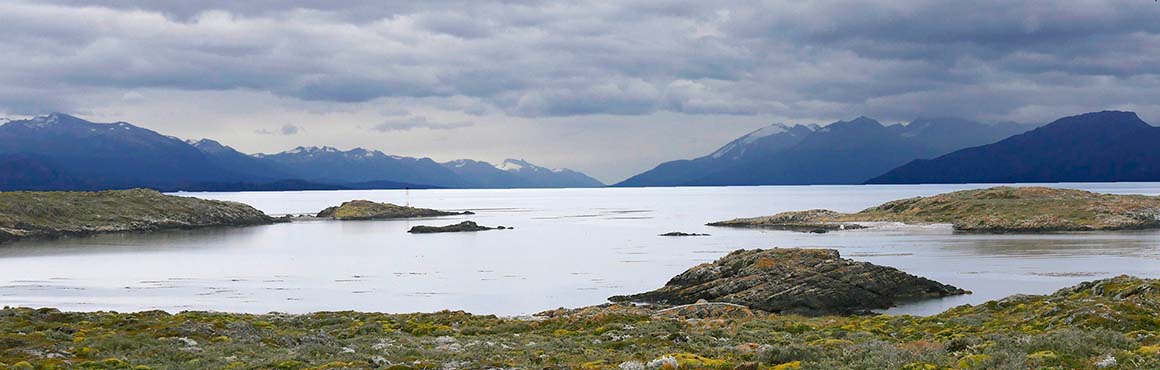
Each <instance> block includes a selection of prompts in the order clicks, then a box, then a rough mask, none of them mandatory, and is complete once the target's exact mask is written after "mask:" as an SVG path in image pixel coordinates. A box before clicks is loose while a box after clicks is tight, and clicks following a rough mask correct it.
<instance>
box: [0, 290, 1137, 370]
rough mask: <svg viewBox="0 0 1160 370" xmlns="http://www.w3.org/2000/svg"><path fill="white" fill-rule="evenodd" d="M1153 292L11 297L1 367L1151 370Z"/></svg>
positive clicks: (0, 313) (2, 323)
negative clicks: (587, 297)
mask: <svg viewBox="0 0 1160 370" xmlns="http://www.w3.org/2000/svg"><path fill="white" fill-rule="evenodd" d="M1158 292H1160V281H1157V280H1142V279H1135V278H1129V277H1119V278H1114V279H1108V280H1102V281H1098V282H1092V283H1085V284H1081V285H1079V286H1077V287H1075V288H1069V289H1065V290H1061V291H1060V292H1058V293H1056V294H1053V295H1048V296H1024V297H1013V298H1008V299H1005V300H1000V301H993V302H988V303H986V304H982V305H978V306H963V307H958V308H954V309H951V310H948V311H947V312H944V313H942V314H939V315H935V316H931V317H911V316H852V317H848V316H825V317H801V316H783V315H770V316H761V317H756V318H720V319H703V320H685V319H680V318H662V317H656V316H652V315H649V313H648V310H644V309H641V308H631V307H629V308H626V307H624V306H612V307H610V308H600V307H595V308H589V309H584V310H576V311H570V312H567V313H564V312H557V313H556V314H554V315H550V317H540V318H538V319H534V320H533V319H516V318H499V317H495V316H483V315H470V314H467V313H463V312H446V311H445V312H437V313H425V314H380V313H361V312H323V313H314V314H305V315H286V314H268V315H247V314H230V313H207V312H184V313H178V314H168V313H164V312H159V311H148V312H138V313H114V312H96V313H64V312H59V311H57V310H53V309H28V308H5V309H3V310H0V363H4V365H0V369H53V368H81V369H146V368H150V369H204V368H216V369H339V368H381V369H445V368H472V369H475V368H520V369H556V368H573V369H620V368H624V369H636V368H650V367H649V365H650V363H651V365H652V366H653V367H651V368H663V366H670V367H671V364H672V363H674V362H675V363H676V364H677V365H678V367H679V368H681V369H733V368H734V367H735V366H738V365H741V364H745V363H751V362H752V363H756V365H757V366H758V368H761V369H795V368H801V369H867V368H875V369H1027V368H1044V369H1073V368H1079V369H1083V368H1097V364H1104V365H1107V364H1110V363H1113V362H1114V364H1115V365H1114V366H1115V367H1116V368H1141V369H1147V368H1158V367H1160V336H1158V334H1160V319H1157V317H1158V316H1160V315H1158V314H1160V293H1158ZM665 364H668V365H665ZM622 365H623V366H622Z"/></svg>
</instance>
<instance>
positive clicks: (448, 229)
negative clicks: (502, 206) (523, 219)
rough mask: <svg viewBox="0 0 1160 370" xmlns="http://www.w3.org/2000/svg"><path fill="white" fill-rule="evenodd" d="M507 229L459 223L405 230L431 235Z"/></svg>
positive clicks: (465, 222)
mask: <svg viewBox="0 0 1160 370" xmlns="http://www.w3.org/2000/svg"><path fill="white" fill-rule="evenodd" d="M507 229H510V228H509V227H505V226H496V227H487V226H480V225H479V224H477V223H475V221H463V222H460V223H457V224H453V225H447V226H425V225H418V226H413V227H411V230H407V232H409V233H412V234H433V233H461V232H472V231H487V230H507Z"/></svg>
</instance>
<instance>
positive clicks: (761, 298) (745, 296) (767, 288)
mask: <svg viewBox="0 0 1160 370" xmlns="http://www.w3.org/2000/svg"><path fill="white" fill-rule="evenodd" d="M968 293H969V292H968V291H965V290H963V289H959V288H956V287H954V286H950V285H946V284H942V283H939V282H936V281H933V280H929V279H926V278H922V277H918V276H914V275H911V274H907V273H905V272H902V271H899V270H898V269H895V268H892V267H886V266H879V265H875V264H872V263H869V262H860V261H853V260H849V259H845V258H841V256H840V255H839V253H838V251H836V250H833V249H800V248H774V249H765V250H762V249H753V250H745V249H742V250H737V251H734V252H732V253H729V254H728V255H726V256H725V257H722V258H720V259H718V260H716V261H714V262H712V263H705V264H701V265H698V266H695V267H693V268H690V269H689V270H687V271H685V272H683V273H681V274H680V275H677V276H676V277H673V278H672V279H671V280H669V282H668V283H666V284H665V286H664V287H661V288H660V289H657V290H654V291H650V292H645V293H640V294H633V295H626V296H614V297H611V298H609V300H610V301H613V302H644V303H659V304H665V305H686V304H693V303H696V302H698V301H707V302H719V303H731V304H736V305H741V306H745V307H747V308H750V309H757V310H761V311H765V312H772V313H795V314H802V315H823V314H859V313H867V312H869V310H873V309H885V308H889V307H891V306H893V305H894V304H895V303H897V302H899V301H907V300H918V299H925V298H939V297H946V296H952V295H960V294H968Z"/></svg>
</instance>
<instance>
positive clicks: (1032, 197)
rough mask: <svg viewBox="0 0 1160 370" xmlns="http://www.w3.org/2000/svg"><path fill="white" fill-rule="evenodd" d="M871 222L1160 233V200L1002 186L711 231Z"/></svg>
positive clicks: (739, 222) (737, 222)
mask: <svg viewBox="0 0 1160 370" xmlns="http://www.w3.org/2000/svg"><path fill="white" fill-rule="evenodd" d="M865 222H902V223H910V224H932V223H949V224H952V225H953V227H954V229H955V230H956V231H963V232H985V233H1012V232H1053V231H1089V230H1129V229H1151V228H1160V197H1151V196H1144V195H1115V194H1099V193H1093V192H1089V191H1083V190H1073V189H1056V188H1047V187H1009V186H1000V187H993V188H987V189H975V190H964V191H956V192H951V193H946V194H939V195H934V196H929V197H916V198H909V199H902V200H895V201H891V202H887V203H884V204H882V205H879V206H876V207H871V208H867V209H865V210H863V211H861V212H857V213H841V212H835V211H829V210H809V211H795V212H783V213H778V214H775V215H772V216H764V217H753V218H739V219H734V220H729V221H721V222H714V223H710V224H709V225H711V226H733V227H760V228H771V229H785V230H796V231H814V230H826V231H833V230H849V229H856V228H862V227H863V225H860V224H859V223H865Z"/></svg>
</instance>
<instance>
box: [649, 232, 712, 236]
mask: <svg viewBox="0 0 1160 370" xmlns="http://www.w3.org/2000/svg"><path fill="white" fill-rule="evenodd" d="M659 236H709V234H698V233H684V232H680V231H672V232H667V233H664V234H661V235H659Z"/></svg>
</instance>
